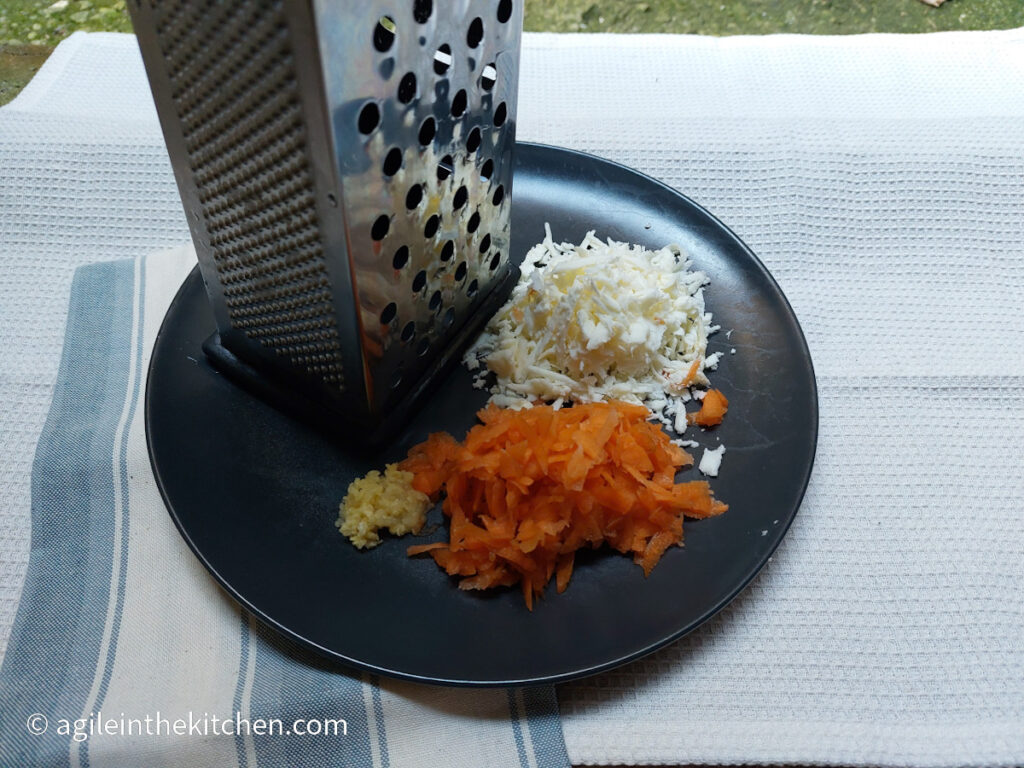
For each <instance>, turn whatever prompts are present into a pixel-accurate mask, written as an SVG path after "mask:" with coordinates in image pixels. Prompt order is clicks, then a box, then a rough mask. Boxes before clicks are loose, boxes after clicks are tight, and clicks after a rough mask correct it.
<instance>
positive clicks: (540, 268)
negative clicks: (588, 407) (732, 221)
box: [465, 225, 718, 434]
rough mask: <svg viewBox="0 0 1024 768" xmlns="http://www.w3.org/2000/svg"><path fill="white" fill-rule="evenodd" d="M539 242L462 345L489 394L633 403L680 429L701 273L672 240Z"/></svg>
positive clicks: (703, 317) (701, 333) (699, 365)
mask: <svg viewBox="0 0 1024 768" xmlns="http://www.w3.org/2000/svg"><path fill="white" fill-rule="evenodd" d="M545 231H546V237H545V238H544V241H543V242H542V243H540V244H538V245H536V246H534V247H533V248H532V249H531V250H530V252H529V253H528V254H527V255H526V259H525V260H524V262H523V265H522V268H521V277H520V280H519V283H518V284H517V285H516V287H515V288H514V290H513V292H512V296H511V297H510V298H509V300H508V302H507V303H506V304H505V306H504V307H502V308H501V309H500V310H499V311H498V313H497V314H496V315H495V316H494V318H493V319H492V320H491V322H490V323H489V325H488V326H487V329H486V331H485V332H484V333H483V334H482V335H481V337H480V338H479V339H478V341H477V343H476V344H475V345H474V347H473V348H472V349H471V350H470V351H469V352H468V353H467V355H466V358H465V363H466V365H467V366H468V367H469V368H470V369H471V370H480V374H479V375H478V376H477V385H478V386H484V385H485V381H486V379H487V376H486V374H487V370H483V369H481V367H480V363H481V362H482V363H484V364H485V365H486V368H487V369H489V370H490V371H492V372H493V373H494V374H495V376H496V378H497V381H496V383H495V384H494V385H493V386H492V388H491V393H492V396H491V402H493V403H495V404H496V405H499V406H503V407H512V408H521V407H528V406H529V405H530V404H531V402H532V401H535V400H542V401H544V402H548V403H554V404H555V405H560V404H561V403H562V402H565V401H576V402H583V403H586V402H595V401H599V400H624V401H626V402H632V403H642V404H643V405H646V406H647V407H648V408H649V409H650V410H651V412H652V413H653V414H654V415H655V416H656V417H657V418H658V419H659V420H661V421H662V422H664V423H666V424H668V425H670V426H675V427H676V431H677V433H679V434H681V433H682V431H683V429H685V412H684V408H683V405H682V404H683V403H685V402H687V401H689V400H690V399H691V393H690V389H689V388H690V387H691V386H693V385H696V386H707V385H708V380H707V378H706V376H705V375H704V370H705V368H709V369H711V368H714V367H715V366H716V365H717V362H718V359H717V356H716V355H712V356H711V357H710V358H709V357H706V351H707V337H708V334H710V333H712V332H714V331H715V330H717V327H715V326H712V325H711V315H710V314H709V313H707V312H705V311H704V296H703V291H702V286H704V285H705V284H706V283H707V282H708V280H707V277H706V276H705V274H704V273H703V272H691V271H689V266H690V262H689V261H688V260H687V259H686V258H685V257H684V256H683V254H682V252H681V251H680V249H679V248H678V247H677V246H673V245H670V246H666V247H665V248H661V249H660V250H657V251H649V250H647V249H645V248H644V247H643V246H640V245H628V244H626V243H620V242H616V241H614V240H608V241H606V242H605V241H601V240H599V239H598V238H597V237H595V235H594V232H593V231H591V232H589V233H588V234H587V236H586V237H585V238H584V239H583V242H582V243H581V244H580V245H572V244H571V243H556V242H555V241H554V240H553V239H552V237H551V229H550V227H549V226H547V225H545Z"/></svg>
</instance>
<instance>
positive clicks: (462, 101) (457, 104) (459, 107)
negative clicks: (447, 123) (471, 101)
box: [452, 88, 467, 117]
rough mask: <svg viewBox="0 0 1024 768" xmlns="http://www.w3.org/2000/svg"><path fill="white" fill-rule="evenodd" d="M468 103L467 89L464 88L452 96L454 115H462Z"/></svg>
mask: <svg viewBox="0 0 1024 768" xmlns="http://www.w3.org/2000/svg"><path fill="white" fill-rule="evenodd" d="M466 104H467V99H466V90H465V89H464V88H463V89H460V90H459V91H458V92H457V93H456V94H455V96H453V97H452V117H462V115H463V113H464V112H465V111H466Z"/></svg>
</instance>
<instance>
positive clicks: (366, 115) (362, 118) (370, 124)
mask: <svg viewBox="0 0 1024 768" xmlns="http://www.w3.org/2000/svg"><path fill="white" fill-rule="evenodd" d="M378 123H380V108H379V107H378V106H377V104H376V103H375V102H372V101H371V102H369V103H367V104H366V106H364V107H363V108H362V109H361V110H359V132H360V133H372V132H373V129H374V128H376V127H377V124H378Z"/></svg>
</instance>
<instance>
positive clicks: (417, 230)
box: [129, 0, 523, 435]
mask: <svg viewBox="0 0 1024 768" xmlns="http://www.w3.org/2000/svg"><path fill="white" fill-rule="evenodd" d="M522 6H523V0H445V1H444V2H440V1H439V2H437V3H436V4H435V3H434V2H432V0H348V1H347V2H346V1H345V0H294V1H293V0H202V1H200V0H168V1H166V2H164V1H161V0H129V7H130V10H131V15H132V20H133V23H134V26H135V31H136V33H137V35H138V40H139V47H140V49H141V51H142V57H143V60H144V62H145V65H146V71H147V73H148V76H149V81H150V84H151V87H152V90H153V96H154V99H155V102H156V107H157V112H158V114H159V117H160V123H161V126H162V128H163V132H164V137H165V139H166V142H167V147H168V151H169V154H170V158H171V164H172V166H173V169H174V173H175V176H176V178H177V182H178V188H179V190H180V192H181V197H182V202H183V204H184V206H185V211H186V216H187V218H188V223H189V227H190V229H191V232H192V239H193V241H194V243H195V247H196V251H197V253H198V256H199V266H200V270H201V272H202V276H203V280H204V282H205V284H206V288H207V292H208V294H209V298H210V302H211V304H212V307H213V312H214V317H215V320H216V326H217V331H218V334H217V335H216V336H215V337H213V338H211V340H209V341H208V343H207V344H206V345H205V348H206V350H207V354H208V355H209V357H210V359H211V360H212V361H213V362H214V364H215V365H217V366H218V367H219V368H221V369H222V370H224V371H225V372H227V373H229V374H231V375H232V376H233V377H234V378H235V380H236V381H238V382H241V383H243V384H246V385H247V386H249V387H250V388H252V389H253V390H254V391H256V392H258V393H260V394H261V395H263V396H265V397H267V398H269V399H270V400H272V401H274V402H276V403H277V404H278V405H281V406H283V407H286V408H289V409H290V410H293V411H298V412H302V413H304V414H305V415H307V416H309V417H311V418H313V419H315V420H318V421H322V420H324V419H326V420H327V421H328V422H329V423H332V424H333V423H335V422H338V423H344V424H347V425H349V426H350V427H351V426H355V427H358V428H359V431H360V434H363V435H368V434H371V433H375V434H377V435H380V434H383V433H386V432H387V431H389V428H390V427H393V426H395V425H396V424H398V423H400V422H401V421H402V419H403V418H404V415H405V413H406V411H407V410H408V409H409V408H410V407H412V405H413V404H414V403H415V401H416V400H417V398H418V396H419V395H421V394H422V393H423V392H424V391H425V390H426V389H427V388H428V387H429V385H430V384H431V383H432V382H434V381H436V379H437V377H438V376H439V374H440V373H441V372H442V370H443V369H444V368H445V366H446V364H447V363H448V362H449V361H450V360H451V359H452V358H453V357H454V356H456V355H457V354H458V353H459V352H460V350H461V348H463V347H464V346H465V343H466V342H467V341H468V340H469V339H470V338H471V337H472V335H473V334H474V333H475V332H476V331H477V330H479V327H480V325H481V324H482V323H483V322H484V321H486V319H487V318H488V317H489V315H490V314H491V312H492V311H493V310H494V309H495V308H496V307H497V306H498V305H499V304H500V302H501V301H502V300H503V299H504V295H505V294H506V293H507V290H508V288H509V287H510V283H511V282H513V281H514V277H515V276H514V274H513V273H514V271H515V270H514V269H512V268H511V267H510V265H509V261H508V249H509V210H510V205H511V194H510V193H511V191H512V154H513V146H514V143H515V115H516V89H517V79H518V69H519V48H520V37H521V29H522V13H523V7H522Z"/></svg>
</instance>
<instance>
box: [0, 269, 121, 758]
mask: <svg viewBox="0 0 1024 768" xmlns="http://www.w3.org/2000/svg"><path fill="white" fill-rule="evenodd" d="M133 293H134V278H133V262H130V261H121V262H111V263H107V264H99V265H96V266H93V267H90V268H87V269H80V270H78V271H77V272H76V273H75V277H74V281H73V283H72V287H71V301H70V306H69V309H68V322H67V329H66V332H65V338H64V354H63V357H62V358H61V364H60V370H59V373H58V375H57V384H56V387H55V388H54V393H53V403H52V405H51V407H50V413H49V415H48V417H47V419H46V424H45V426H44V427H43V431H42V435H41V436H40V438H39V443H38V446H37V448H36V456H35V461H34V464H33V470H32V550H31V556H30V559H29V566H28V571H27V573H26V576H25V584H24V589H23V591H22V597H21V603H20V604H19V606H18V614H17V617H16V619H15V622H14V627H13V629H12V632H11V637H10V640H9V642H8V646H7V652H6V654H5V657H4V663H3V667H2V669H0V712H2V713H3V716H2V717H0V765H2V766H19V767H20V766H41V765H47V766H51V765H52V766H63V765H67V764H68V761H69V747H70V743H71V742H70V738H69V737H68V736H61V735H59V734H57V733H56V728H49V729H48V730H47V732H46V733H45V734H43V735H40V736H35V735H32V734H30V733H29V732H28V730H27V719H28V718H29V717H30V716H31V715H33V714H36V713H38V714H42V715H43V716H45V717H46V718H47V720H48V721H51V722H56V720H57V719H58V718H61V717H77V716H78V715H79V713H81V712H82V710H83V708H84V707H85V704H86V701H87V698H88V696H89V693H90V689H91V687H92V684H93V679H94V673H95V670H96V666H97V663H98V662H99V654H100V646H101V643H102V638H103V634H104V625H105V623H106V620H107V604H108V602H109V598H110V592H111V576H112V570H113V569H112V562H113V554H114V547H115V542H114V527H115V526H114V518H113V515H112V513H111V511H112V510H113V508H114V496H115V488H114V484H115V477H114V472H113V469H112V462H113V447H114V436H115V432H116V430H117V424H118V421H119V420H120V417H121V412H122V409H123V406H124V402H125V394H126V388H127V386H128V369H129V363H130V359H129V356H130V354H131V352H132V348H131V331H132V327H131V326H132V314H131V311H130V310H131V307H132V304H133ZM116 480H117V482H121V480H122V478H120V477H118V478H116ZM117 544H118V546H119V545H120V542H117Z"/></svg>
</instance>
